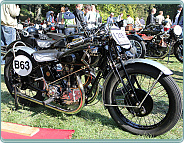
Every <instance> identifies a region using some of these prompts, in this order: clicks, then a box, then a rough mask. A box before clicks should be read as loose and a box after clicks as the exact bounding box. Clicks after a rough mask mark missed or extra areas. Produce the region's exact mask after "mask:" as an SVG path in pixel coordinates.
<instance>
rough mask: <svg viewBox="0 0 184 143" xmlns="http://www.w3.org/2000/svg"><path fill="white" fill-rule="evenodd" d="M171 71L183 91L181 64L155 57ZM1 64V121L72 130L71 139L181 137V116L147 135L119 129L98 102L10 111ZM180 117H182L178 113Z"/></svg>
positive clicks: (12, 106) (174, 59) (10, 100)
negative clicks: (74, 110)
mask: <svg viewBox="0 0 184 143" xmlns="http://www.w3.org/2000/svg"><path fill="white" fill-rule="evenodd" d="M157 61H158V62H160V63H162V64H164V65H165V66H166V67H168V68H169V69H171V70H172V71H173V73H174V74H173V75H172V77H173V78H174V79H175V81H176V82H177V84H178V86H179V88H180V90H181V92H182V94H183V64H181V63H179V62H178V61H177V60H176V58H175V57H174V56H172V57H171V58H170V62H169V64H167V58H165V59H163V60H157ZM3 68H4V66H3V65H2V66H1V121H5V122H12V123H18V124H24V125H29V126H32V127H41V128H54V129H72V130H75V133H74V134H73V136H72V139H182V138H183V118H181V119H180V120H179V122H178V123H177V124H176V125H175V127H174V128H173V129H171V130H170V131H169V132H167V133H165V134H163V135H160V136H157V137H155V138H151V137H148V136H137V135H132V134H130V133H128V132H126V131H123V130H122V129H120V128H119V127H118V126H117V124H116V123H115V122H114V120H113V119H112V118H111V117H110V115H109V113H108V111H107V110H105V108H104V106H103V104H102V102H98V103H97V104H96V105H94V106H85V107H84V108H83V109H82V111H81V112H80V113H78V114H76V115H65V114H63V113H60V112H57V111H54V110H51V109H48V108H45V107H43V106H40V105H38V106H37V107H34V108H33V107H26V106H19V109H18V111H14V99H13V98H12V97H11V95H10V94H9V92H8V90H7V88H6V85H5V83H4V71H3ZM182 117H183V116H182Z"/></svg>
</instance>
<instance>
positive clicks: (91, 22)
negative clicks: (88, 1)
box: [84, 5, 96, 28]
mask: <svg viewBox="0 0 184 143" xmlns="http://www.w3.org/2000/svg"><path fill="white" fill-rule="evenodd" d="M84 10H85V13H86V16H85V17H84V20H85V22H86V23H87V26H88V28H93V27H95V24H96V12H95V13H94V12H92V11H91V6H90V5H86V6H85V8H84Z"/></svg>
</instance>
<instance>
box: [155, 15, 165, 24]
mask: <svg viewBox="0 0 184 143" xmlns="http://www.w3.org/2000/svg"><path fill="white" fill-rule="evenodd" d="M162 21H164V17H163V16H162V15H158V16H156V22H157V23H158V24H162Z"/></svg>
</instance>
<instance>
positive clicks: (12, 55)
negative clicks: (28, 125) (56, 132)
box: [4, 24, 182, 136]
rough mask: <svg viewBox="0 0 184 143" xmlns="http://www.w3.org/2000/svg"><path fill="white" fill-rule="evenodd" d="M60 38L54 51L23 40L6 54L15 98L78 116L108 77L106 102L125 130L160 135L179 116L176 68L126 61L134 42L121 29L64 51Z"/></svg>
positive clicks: (105, 27)
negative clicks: (59, 46) (101, 81)
mask: <svg viewBox="0 0 184 143" xmlns="http://www.w3.org/2000/svg"><path fill="white" fill-rule="evenodd" d="M57 42H60V41H57ZM57 42H55V43H53V44H52V45H51V47H50V49H48V50H40V51H35V50H34V49H32V48H30V47H28V46H26V45H24V44H22V45H19V46H13V48H12V49H10V50H9V51H8V52H7V53H6V55H5V56H4V59H5V60H6V64H5V67H4V78H5V83H6V86H7V88H8V90H9V92H10V93H11V95H12V96H13V97H14V98H15V101H17V100H18V101H19V103H21V104H24V105H30V106H35V103H37V104H40V105H43V106H46V107H48V108H51V109H54V110H57V111H59V112H63V113H66V114H76V113H78V112H80V111H81V110H82V108H83V107H84V106H87V105H89V104H91V103H93V102H94V101H95V99H96V98H97V96H98V86H99V81H100V79H102V78H103V79H105V82H104V84H103V88H102V99H103V100H102V102H103V104H104V106H105V107H106V108H107V109H108V111H109V113H110V115H111V117H112V118H113V119H114V121H115V122H116V123H117V124H118V125H119V126H120V127H121V128H122V129H124V130H126V131H129V132H130V133H133V134H139V135H152V136H158V135H161V134H163V133H165V132H167V131H169V130H170V129H171V128H173V127H174V125H175V124H176V123H177V121H178V120H179V118H180V116H181V112H182V101H181V93H180V90H179V87H178V86H177V84H176V83H175V81H174V80H173V78H172V77H171V76H170V75H171V74H172V72H171V71H170V70H169V69H168V68H166V67H165V66H163V65H161V64H159V63H157V62H155V61H151V60H147V59H130V60H127V59H126V60H124V61H123V59H122V58H121V54H124V53H125V52H126V51H127V50H129V48H130V41H129V40H128V38H127V36H126V34H125V33H124V32H122V31H121V30H120V29H119V28H118V27H116V26H109V25H108V24H102V25H101V26H100V27H99V29H98V30H97V31H96V32H95V33H94V34H93V35H90V36H89V37H88V38H79V39H78V40H76V41H73V42H70V43H67V44H66V47H65V48H64V49H63V50H62V51H58V50H56V49H54V44H57ZM19 44H20V43H19ZM94 68H95V69H96V71H95V72H96V73H97V74H95V73H93V72H92V71H93V69H94ZM17 97H18V98H17Z"/></svg>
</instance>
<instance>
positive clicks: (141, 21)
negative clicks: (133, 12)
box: [139, 17, 145, 28]
mask: <svg viewBox="0 0 184 143" xmlns="http://www.w3.org/2000/svg"><path fill="white" fill-rule="evenodd" d="M139 21H140V23H141V25H142V28H144V27H145V21H144V17H141V19H140V20H139Z"/></svg>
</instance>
